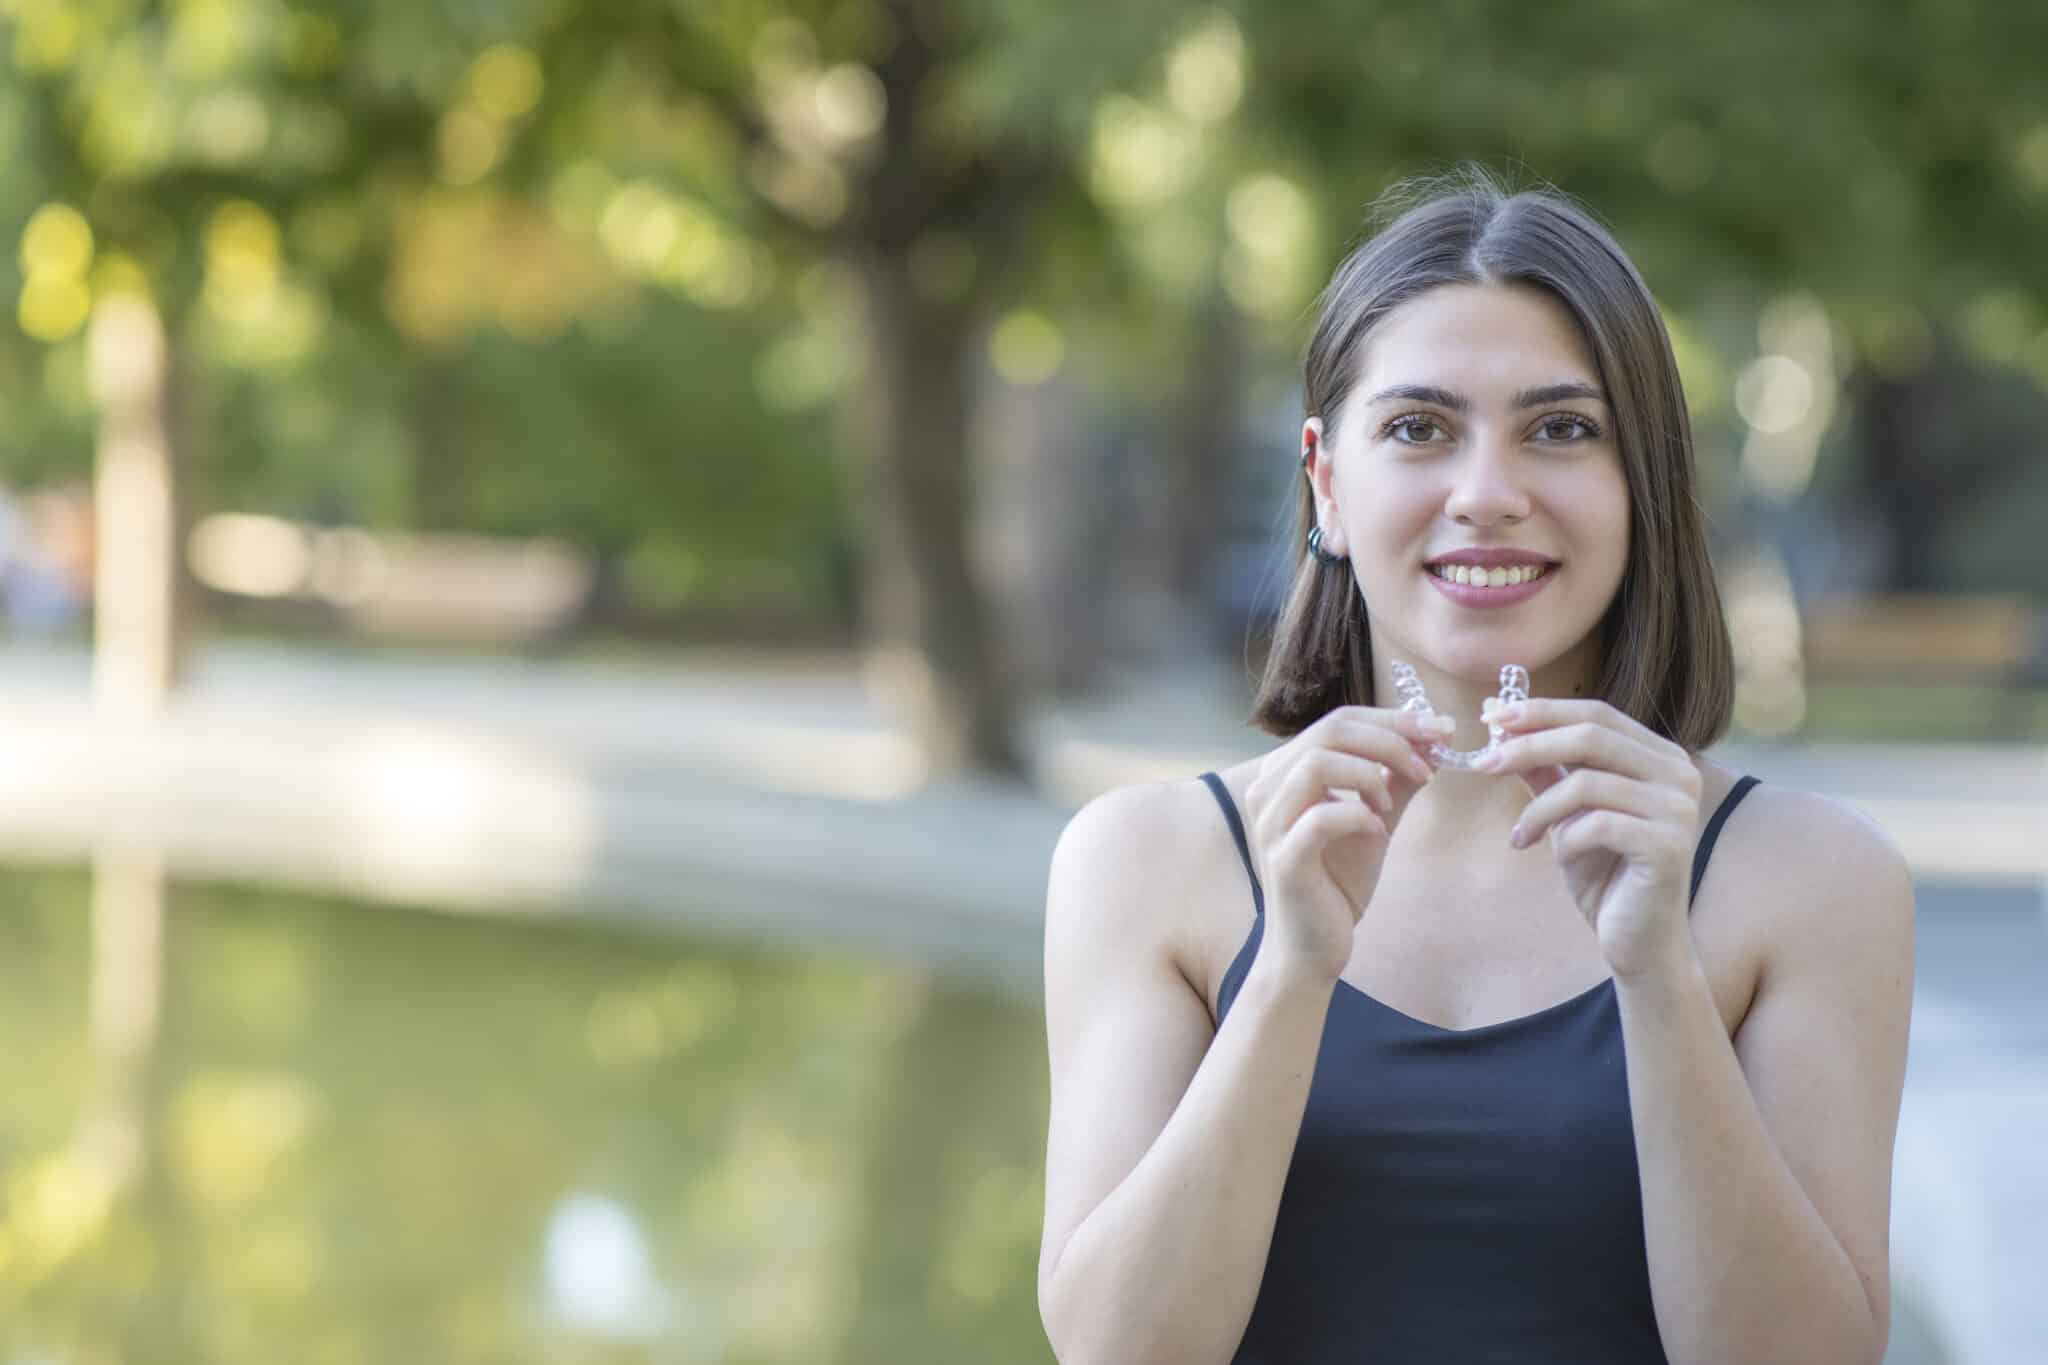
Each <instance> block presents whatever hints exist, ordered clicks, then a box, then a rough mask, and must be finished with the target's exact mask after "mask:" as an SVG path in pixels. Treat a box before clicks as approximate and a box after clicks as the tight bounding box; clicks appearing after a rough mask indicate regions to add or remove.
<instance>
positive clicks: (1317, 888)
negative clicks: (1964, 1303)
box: [1039, 172, 1913, 1365]
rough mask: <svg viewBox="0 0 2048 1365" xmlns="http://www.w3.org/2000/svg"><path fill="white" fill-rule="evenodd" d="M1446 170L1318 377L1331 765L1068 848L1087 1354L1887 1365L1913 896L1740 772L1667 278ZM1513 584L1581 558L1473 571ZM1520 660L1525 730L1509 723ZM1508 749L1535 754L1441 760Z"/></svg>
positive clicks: (1113, 801)
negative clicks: (1501, 707) (1506, 680)
mask: <svg viewBox="0 0 2048 1365" xmlns="http://www.w3.org/2000/svg"><path fill="white" fill-rule="evenodd" d="M1427 188H1428V189H1429V190H1430V191H1431V193H1429V194H1428V195H1427V197H1424V198H1422V199H1420V200H1419V201H1418V202H1414V203H1413V204H1412V206H1410V207H1408V208H1407V211H1406V212H1404V213H1402V214H1401V215H1400V216H1399V217H1398V218H1397V219H1395V221H1393V222H1392V223H1391V224H1390V225H1388V226H1386V227H1385V228H1384V229H1383V230H1382V231H1381V232H1380V233H1379V234H1378V235H1377V236H1375V237H1373V238H1371V239H1370V240H1368V241H1367V242H1365V243H1364V244H1363V245H1361V246H1360V247H1359V248H1358V249H1357V250H1355V251H1354V252H1353V253H1352V254H1351V255H1350V256H1349V257H1348V258H1347V259H1346V260H1345V261H1344V262H1343V263H1342V265H1340V266H1339V267H1338V269H1337V272H1336V274H1335V276H1334V277H1333V278H1332V280H1331V282H1330V284H1329V287H1328V288H1327V289H1326V290H1325V292H1324V295H1323V298H1322V301H1321V304H1320V310H1319V314H1320V315H1319V318H1318V321H1317V324H1316V328H1315V332H1314V337H1313V340H1312V342H1311V344H1310V346H1309V350H1308V355H1307V364H1306V374H1305V400H1306V408H1307V414H1308V415H1307V418H1306V420H1305V422H1304V423H1303V426H1302V432H1301V450H1302V464H1303V470H1304V478H1303V481H1302V493H1301V500H1300V504H1299V505H1300V510H1301V514H1302V518H1301V524H1300V525H1299V526H1298V527H1297V528H1296V534H1297V535H1299V534H1301V533H1302V532H1306V531H1309V530H1310V529H1311V528H1313V533H1314V534H1313V536H1312V537H1304V540H1306V542H1307V548H1308V552H1307V553H1304V555H1303V558H1302V563H1301V568H1300V571H1299V576H1298V578H1297V579H1296V581H1295V584H1294V587H1293V590H1292V593H1291V596H1290V598H1289V600H1288V602H1287V605H1286V609H1285V611H1284V612H1283V614H1282V618H1281V621H1280V624H1279V629H1278V632H1277V636H1276V639H1275V643H1274V647H1273V650H1272V654H1271V657H1270V660H1269V662H1268V664H1267V668H1266V673H1265V677H1264V680H1263V683H1262V686H1261V688H1260V691H1259V695H1258V698H1257V703H1256V710H1255V714H1254V719H1255V720H1256V721H1257V722H1258V724H1259V725H1260V726H1261V727H1262V728H1263V729H1265V730H1266V731H1268V732H1269V733H1272V734H1274V735H1276V736H1279V737H1282V738H1283V739H1284V741H1285V742H1283V743H1281V744H1279V745H1278V746H1277V747H1275V748H1273V749H1272V750H1271V751H1270V752H1268V753H1266V754H1265V755H1263V756H1262V757H1260V758H1258V759H1255V760H1253V761H1249V762H1246V763H1242V764H1239V765H1237V766H1235V767H1232V768H1227V769H1224V770H1223V771H1221V772H1219V773H1205V774H1202V775H1201V780H1199V781H1198V780H1192V779H1191V780H1187V781H1181V782H1169V783H1156V784H1148V785H1142V786H1134V787H1126V788H1120V789H1118V790H1116V791H1112V792H1109V793H1106V794H1104V795H1103V796H1100V797H1098V798H1096V799H1095V800H1093V801H1091V802H1089V803H1088V805H1087V806H1086V807H1084V808H1083V809H1082V810H1081V811H1080V812H1079V813H1078V814H1076V815H1075V817H1074V818H1073V820H1072V821H1071V822H1070V824H1069V825H1068V827H1067V829H1066V831H1065V832H1064V834H1063V835H1062V836H1061V838H1060V841H1059V845H1058V847H1057V849H1056V851H1055V853H1054V855H1053V859H1052V868H1051V873H1050V879H1049V887H1048V893H1047V921H1046V946H1045V953H1046V956H1045V971H1046V1016H1047V1037H1048V1044H1049V1050H1050V1061H1051V1069H1052V1115H1051V1123H1050V1130H1049V1133H1048V1141H1047V1157H1046V1191H1045V1230H1044V1244H1043V1249H1042V1252H1041V1258H1040V1269H1039V1303H1040V1308H1041V1312H1042V1316H1043V1320H1044V1323H1045V1327H1046V1330H1047V1334H1048V1336H1049V1338H1050V1340H1051V1342H1052V1344H1053V1347H1054V1349H1055V1352H1056V1353H1057V1355H1058V1357H1059V1359H1060V1360H1061V1361H1062V1362H1064V1365H1112V1363H1113V1365H1133V1363H1135V1362H1144V1361H1173V1362H1202V1361H1215V1362H1222V1361H1230V1360H1235V1361H1244V1362H1273V1363H1278V1362H1285V1363H1286V1365H1302V1362H1319V1361H1340V1360H1341V1361H1365V1360H1370V1361H1374V1362H1382V1363H1387V1362H1407V1361H1417V1362H1421V1361H1427V1362H1432V1365H1434V1363H1435V1362H1456V1363H1458V1365H1463V1363H1465V1362H1485V1361H1515V1362H1550V1361H1555V1362H1560V1363H1561V1362H1571V1363H1572V1365H1588V1363H1589V1362H1606V1361H1628V1362H1644V1361H1658V1360H1667V1359H1668V1360H1671V1361H1686V1362H1716V1363H1717V1365H1726V1363H1727V1362H1751V1361H1801V1362H1871V1363H1874V1362H1877V1361H1879V1360H1880V1358H1881V1357H1882V1356H1883V1354H1884V1348H1885V1341H1886V1337H1887V1327H1888V1323H1889V1307H1888V1293H1889V1289H1888V1281H1887V1263H1888V1239H1887V1234H1888V1223H1889V1214H1890V1182H1891V1152H1892V1141H1893V1137H1894V1134H1895V1132H1896V1127H1897V1121H1898V1109H1899V1100H1900V1093H1901V1089H1902V1087H1903V1083H1904V1071H1905V1055H1906V1033H1907V1023H1908V1016H1909V1013H1910V1006H1911V992H1912V939H1913V923H1912V921H1913V892H1912V883H1911V880H1910V878H1909V875H1908V872H1907V868H1906V865H1905V863H1904V860H1903V859H1902V858H1901V856H1900V854H1899V852H1898V850H1897V848H1896V847H1895V846H1894V845H1893V844H1892V843H1891V842H1890V841H1889V840H1888V839H1887V838H1886V836H1885V835H1884V834H1883V833H1882V832H1880V831H1879V830H1878V829H1877V827H1875V826H1874V825H1872V824H1871V823H1870V822H1868V821H1867V820H1865V819H1864V818H1862V817H1861V816H1859V815H1858V814H1856V813H1855V812H1853V811H1851V810H1850V809H1848V808H1846V807H1844V806H1842V805H1840V804H1838V803H1836V802H1834V801H1832V800H1829V799H1827V798H1824V797H1821V796H1818V795H1815V794H1811V793H1805V792H1799V791H1793V790H1788V789H1781V788H1775V787H1773V786H1770V785H1763V786H1757V785H1756V782H1755V779H1754V778H1748V777H1741V776H1740V775H1739V774H1736V773H1734V772H1731V771H1730V770H1728V769H1727V768H1725V767H1723V766H1722V765H1720V764H1718V763H1715V762H1713V761H1712V760H1709V759H1707V758H1705V757H1703V756H1702V755H1701V751H1702V750H1703V749H1705V748H1706V747H1708V746H1709V745H1710V744H1712V743H1713V742H1715V741H1716V740H1717V739H1719V738H1720V737H1721V735H1722V734H1723V733H1724V731H1725V730H1726V728H1727V724H1728V721H1729V714H1730V711H1731V709H1732V705H1733V684H1732V663H1731V650H1730V645H1729V636H1728V631H1727V627H1726V625H1725V623H1724V620H1723V616H1722V611H1721V605H1720V598H1719V595H1718V594H1717V592H1716V589H1715V586H1714V579H1713V571H1712V565H1711V563H1710V560H1709V556H1708V550H1707V540H1706V536H1705V533H1704V528H1703V525H1702V515H1701V511H1700V508H1699V505H1698V503H1697V501H1696V500H1695V494H1694V491H1693V486H1694V472H1693V464H1692V460H1693V457H1692V445H1691V441H1692V437H1691V429H1690V426H1689V423H1688V421H1687V416H1686V408H1685V403H1684V398H1683V395H1682V393H1681V391H1680V388H1679V380H1678V373H1677V368H1676V366H1675V364H1674V363H1673V360H1672V353H1671V347H1670V342H1669V339H1668V338H1667V336H1666V334H1665V332H1664V328H1663V325H1662V322H1661V320H1660V318H1659V315H1658V312H1657V308H1656V305H1655V303H1654V302H1653V301H1652V299H1651V297H1650V294H1649V291H1648V289H1647V287H1646V286H1645V285H1644V283H1643V281H1642V279H1641V278H1640V276H1639V275H1638V274H1637V272H1636V271H1635V269H1634V268H1633V266H1632V265H1630V264H1629V262H1628V260H1627V258H1626V256H1624V255H1623V253H1622V251H1621V250H1620V248H1619V247H1618V246H1617V245H1616V244H1615V243H1614V241H1613V239H1612V238H1611V237H1610V236H1609V234H1608V233H1607V232H1606V231H1605V230H1604V229H1603V228H1601V227H1600V226H1599V225H1598V224H1597V223H1596V222H1594V221H1593V220H1592V219H1591V217H1590V216H1589V215H1588V214H1586V213H1585V212H1584V211H1583V210H1581V209H1580V208H1578V207H1577V206H1575V205H1574V204H1572V203H1571V202H1570V201H1569V200H1568V199H1566V198H1565V197H1564V196H1562V195H1559V194H1556V193H1553V192H1545V191H1537V192H1524V193H1518V194H1512V195H1511V194H1509V193H1508V192H1507V191H1506V190H1505V189H1504V188H1502V187H1500V186H1498V185H1496V184H1495V183H1493V182H1492V181H1491V179H1490V178H1489V177H1488V176H1487V175H1485V174H1484V173H1483V172H1481V173H1476V174H1471V173H1468V174H1467V175H1466V176H1464V177H1462V178H1460V179H1458V180H1456V181H1454V182H1453V183H1451V184H1450V185H1449V186H1443V185H1440V184H1432V185H1429V186H1427ZM1296 543H1302V542H1299V541H1298V542H1296ZM1489 555H1491V556H1494V557H1500V556H1506V557H1507V558H1509V559H1510V560H1514V561H1528V562H1529V563H1530V564H1531V565H1532V566H1547V567H1542V568H1541V572H1540V574H1536V570H1535V568H1534V567H1532V568H1531V570H1530V572H1531V573H1532V574H1536V576H1534V578H1533V581H1530V582H1528V583H1526V584H1525V585H1523V586H1521V587H1498V588H1496V587H1492V586H1478V585H1474V584H1465V585H1459V584H1456V583H1451V582H1447V581H1445V579H1444V577H1443V576H1442V575H1443V573H1444V570H1443V569H1442V567H1441V566H1442V564H1443V563H1444V561H1445V560H1446V559H1449V560H1458V559H1461V558H1465V559H1470V558H1473V557H1479V558H1482V559H1483V558H1485V557H1487V556H1489ZM1452 572H1453V574H1454V575H1455V573H1456V571H1455V570H1453V571H1452ZM1470 573H1471V571H1469V570H1468V571H1467V573H1466V576H1467V577H1470ZM1495 577H1499V575H1495ZM1397 661H1399V662H1405V663H1407V664H1409V665H1411V666H1412V667H1413V669H1414V671H1415V674H1416V677H1417V679H1418V680H1419V681H1420V683H1421V684H1422V686H1423V688H1424V689H1425V690H1426V692H1427V695H1428V698H1429V700H1430V701H1431V702H1432V703H1433V704H1434V706H1435V707H1436V708H1438V709H1439V710H1440V711H1441V712H1442V713H1443V715H1444V716H1446V717H1448V718H1449V719H1448V722H1446V723H1447V724H1448V725H1449V726H1450V727H1451V729H1450V731H1449V732H1439V731H1432V730H1431V729H1430V728H1429V727H1428V725H1427V724H1426V723H1425V722H1426V719H1427V717H1426V716H1425V714H1424V713H1422V712H1419V711H1411V710H1404V709H1402V708H1401V706H1400V697H1399V696H1398V694H1397V693H1396V689H1395V686H1394V682H1395V673H1394V669H1393V665H1394V663H1395V662H1397ZM1510 664H1514V665H1521V666H1523V667H1525V668H1526V669H1527V671H1528V677H1529V680H1530V681H1529V686H1528V692H1529V699H1528V701H1527V703H1526V704H1525V705H1524V706H1523V708H1522V714H1520V715H1519V716H1516V715H1497V714H1495V713H1494V712H1493V711H1491V710H1488V711H1486V712H1485V713H1484V714H1482V707H1483V706H1485V703H1486V702H1487V701H1488V700H1489V697H1490V694H1491V693H1493V691H1494V690H1495V688H1496V686H1497V685H1498V682H1499V679H1500V677H1501V674H1502V670H1503V667H1504V666H1506V665H1510ZM1483 720H1493V721H1497V722H1498V723H1499V724H1500V727H1501V733H1502V737H1503V739H1504V741H1505V742H1503V743H1502V744H1500V746H1499V752H1498V754H1497V756H1495V757H1494V758H1493V759H1492V760H1491V761H1489V762H1488V763H1486V764H1481V765H1478V766H1474V767H1466V766H1463V764H1462V763H1459V762H1455V761H1454V762H1452V763H1448V764H1447V763H1445V762H1444V761H1442V760H1443V758H1444V754H1443V752H1442V751H1441V750H1438V749H1437V748H1436V744H1437V741H1438V740H1439V739H1441V740H1443V741H1444V742H1446V743H1447V744H1448V745H1449V746H1450V748H1451V749H1453V750H1455V751H1458V752H1467V751H1471V750H1474V749H1477V748H1479V747H1482V746H1483V745H1484V744H1485V743H1486V742H1487V739H1488V736H1489V730H1488V727H1487V726H1486V725H1485V724H1482V721H1483ZM1433 755H1434V756H1433ZM1710 855H1711V856H1710Z"/></svg>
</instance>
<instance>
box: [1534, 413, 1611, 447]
mask: <svg viewBox="0 0 2048 1365" xmlns="http://www.w3.org/2000/svg"><path fill="white" fill-rule="evenodd" d="M1558 427H1565V428H1567V434H1566V435H1563V436H1554V437H1553V438H1552V439H1554V440H1559V441H1568V440H1570V439H1571V437H1570V435H1569V429H1570V428H1572V427H1577V428H1578V429H1579V430H1580V431H1581V432H1583V433H1584V434H1585V436H1586V439H1588V440H1591V439H1592V438H1593V437H1595V436H1598V435H1599V434H1600V428H1598V427H1596V426H1594V425H1593V424H1592V423H1591V422H1589V421H1587V420H1586V419H1585V418H1583V417H1580V416H1577V415H1575V414H1571V413H1563V414H1560V415H1558V416H1556V417H1550V418H1546V419H1544V423H1543V430H1545V431H1546V432H1552V431H1555V430H1556V429H1557V428H1558Z"/></svg>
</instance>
